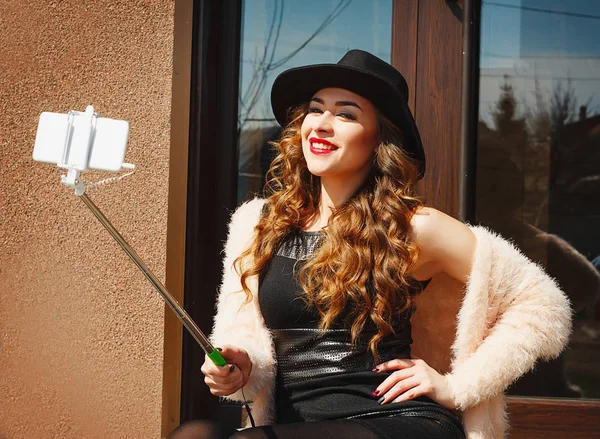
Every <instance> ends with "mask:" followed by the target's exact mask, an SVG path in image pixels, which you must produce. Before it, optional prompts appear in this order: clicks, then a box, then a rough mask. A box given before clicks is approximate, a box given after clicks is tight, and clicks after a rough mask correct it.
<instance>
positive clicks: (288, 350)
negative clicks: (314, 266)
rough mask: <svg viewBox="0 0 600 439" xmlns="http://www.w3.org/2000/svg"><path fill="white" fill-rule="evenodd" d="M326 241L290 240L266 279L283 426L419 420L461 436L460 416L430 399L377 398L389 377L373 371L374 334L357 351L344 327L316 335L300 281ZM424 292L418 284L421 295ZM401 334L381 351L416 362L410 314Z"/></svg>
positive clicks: (263, 298)
mask: <svg viewBox="0 0 600 439" xmlns="http://www.w3.org/2000/svg"><path fill="white" fill-rule="evenodd" d="M319 240H320V233H319V232H298V233H296V234H293V235H291V236H290V237H289V238H288V239H286V240H285V242H283V243H282V245H280V247H279V248H278V250H277V253H276V255H275V256H274V257H273V258H272V260H271V262H270V264H269V267H268V268H267V269H266V270H264V271H263V273H262V274H261V278H260V287H259V303H260V309H261V312H262V314H263V316H264V319H265V322H266V325H267V327H268V328H269V329H270V330H271V332H272V334H273V339H274V343H275V352H276V357H277V377H276V421H277V423H278V424H286V423H292V422H313V421H326V420H332V419H361V420H365V419H370V418H377V417H384V416H385V417H389V416H413V417H425V418H429V419H433V420H435V421H436V422H437V423H439V424H440V425H442V426H444V427H445V428H447V429H448V432H449V433H450V432H452V433H453V434H458V435H459V436H460V435H461V434H462V427H461V426H460V421H459V420H458V418H457V417H456V415H455V414H454V413H453V412H452V411H450V410H448V409H446V408H444V407H442V406H440V405H439V404H437V403H435V402H434V401H432V400H431V399H429V398H425V397H421V398H418V399H415V400H412V401H407V402H403V403H391V404H385V405H380V404H379V403H378V401H377V400H378V398H377V397H374V396H373V395H372V392H373V391H374V390H375V389H376V388H377V386H378V385H379V384H380V383H381V382H382V381H383V380H384V379H385V378H386V377H387V376H389V373H385V372H373V371H372V369H373V367H374V366H375V363H374V359H373V356H372V354H371V352H370V351H369V349H368V345H367V341H368V339H369V338H370V335H372V333H371V332H369V330H368V329H367V330H366V331H365V332H364V334H363V337H362V338H361V340H360V341H359V342H358V343H357V344H356V346H355V347H354V348H353V347H352V346H351V343H350V334H349V331H348V330H347V329H345V328H344V327H343V326H342V325H338V326H337V327H334V328H332V329H330V330H327V331H326V332H325V333H324V334H323V333H322V332H321V331H319V330H318V329H317V324H318V320H319V318H318V315H317V313H316V311H315V310H314V309H311V308H309V307H308V306H307V305H306V302H305V301H304V300H303V299H302V296H303V294H304V293H303V292H302V289H301V287H300V284H299V283H298V278H297V275H298V272H299V270H300V269H301V267H302V265H303V263H304V262H303V261H304V260H306V258H307V257H308V256H310V255H311V254H312V252H313V251H314V249H315V248H316V247H317V246H318V245H319ZM424 286H425V285H423V283H421V284H420V285H419V284H418V283H415V293H417V292H418V290H420V289H422V288H424ZM340 321H344V318H343V316H342V318H341V319H340ZM394 328H395V334H392V335H390V336H388V337H386V338H385V339H384V340H383V341H382V342H381V343H380V344H379V345H378V352H379V355H380V356H381V361H387V360H391V359H393V358H410V345H411V343H412V338H411V325H410V314H409V313H407V314H405V315H403V316H400V317H399V318H398V319H397V320H396V321H395V322H394ZM457 432H460V433H457ZM449 437H455V436H452V435H450V436H449ZM457 437H458V436H457Z"/></svg>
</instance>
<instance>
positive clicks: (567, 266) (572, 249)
mask: <svg viewBox="0 0 600 439" xmlns="http://www.w3.org/2000/svg"><path fill="white" fill-rule="evenodd" d="M500 89H501V94H500V97H499V99H498V101H497V102H496V104H495V108H494V109H493V111H492V113H491V114H492V119H493V122H494V125H495V126H494V127H493V128H492V127H488V126H487V125H486V124H485V123H484V122H482V121H480V122H479V130H478V136H479V139H478V141H479V145H478V168H477V169H478V172H477V198H476V203H477V221H479V222H481V223H482V224H484V225H486V226H488V227H490V228H492V229H494V230H495V231H497V232H499V233H500V234H502V235H503V236H506V237H508V238H510V239H512V240H513V241H514V243H515V244H516V245H517V246H518V247H519V248H520V249H521V250H522V251H523V252H524V253H525V254H526V255H527V256H528V257H529V258H531V259H532V260H534V261H535V262H538V263H540V264H541V265H543V266H544V267H545V269H546V271H547V272H548V273H549V274H550V275H551V276H552V277H554V278H555V279H556V280H557V282H558V283H559V284H560V286H561V288H562V289H563V290H564V291H565V292H566V293H567V295H568V296H569V297H570V299H571V301H572V303H573V308H574V311H575V313H576V316H577V317H578V319H577V325H576V332H575V338H574V341H573V342H572V343H571V351H570V352H569V354H568V355H563V356H561V357H560V358H558V359H556V360H555V361H551V362H545V363H540V364H539V365H538V366H537V368H536V370H535V372H533V373H529V374H527V375H525V376H524V377H523V378H522V379H520V380H519V381H518V382H517V383H515V385H514V386H512V387H511V389H510V390H509V393H512V394H518V395H531V396H534V395H535V396H563V397H582V396H584V397H585V396H589V397H600V387H599V386H598V382H599V381H600V380H598V378H600V374H598V372H590V368H589V366H588V367H587V368H586V364H585V363H586V360H585V359H582V358H579V357H573V352H580V353H582V354H585V353H588V352H589V350H590V348H591V346H589V345H585V346H584V348H582V349H579V350H578V345H577V343H578V341H576V340H577V337H578V336H580V335H581V334H583V335H582V336H583V337H587V338H586V340H585V342H586V343H589V342H592V343H594V345H595V346H598V345H600V340H599V339H598V331H595V328H600V325H599V324H598V323H597V320H594V317H597V316H594V315H593V314H594V306H596V304H597V301H598V294H599V292H600V274H599V273H598V271H597V269H596V268H595V267H594V265H592V264H591V263H590V262H589V261H588V259H592V258H594V257H596V256H597V255H598V254H599V253H600V251H599V246H598V244H599V241H598V235H597V232H596V231H595V230H593V231H586V230H582V228H581V227H579V230H576V229H578V227H576V226H575V225H576V224H581V223H582V221H586V220H593V218H594V217H596V218H597V217H598V215H599V214H600V206H598V203H597V202H594V200H595V199H597V198H598V195H600V186H598V184H597V183H595V185H594V184H588V183H593V182H597V181H598V170H599V169H600V154H599V151H600V148H599V146H600V143H599V139H600V135H599V133H600V116H591V117H588V115H587V114H586V113H587V111H586V108H587V107H586V106H582V107H581V110H580V112H579V114H576V113H575V109H576V108H577V100H576V98H575V96H576V94H575V90H574V87H573V86H572V84H571V83H570V81H569V82H567V84H566V85H563V84H562V83H560V82H559V83H557V84H556V85H555V87H554V89H553V91H552V94H551V97H550V98H547V97H546V96H547V93H546V92H545V91H544V90H542V89H541V88H540V86H539V83H538V82H537V81H536V85H535V89H534V92H533V93H534V98H535V99H534V105H533V106H530V107H529V106H527V104H525V105H523V107H525V108H524V111H521V112H520V111H519V101H518V99H517V96H516V94H517V90H516V89H515V87H514V86H513V85H512V84H511V81H510V78H509V77H508V76H505V78H504V82H503V84H501V86H500ZM574 229H575V230H574ZM594 233H596V234H594ZM565 237H568V238H569V241H570V242H567V239H563V238H565ZM582 253H587V256H588V257H587V258H586V256H584V254H582ZM590 317H591V318H590ZM590 322H591V323H590ZM590 324H591V325H592V326H590ZM586 325H587V326H586ZM594 325H595V326H594ZM586 329H587V332H586ZM589 329H592V331H590V330H589ZM595 370H597V368H596V367H594V371H595Z"/></svg>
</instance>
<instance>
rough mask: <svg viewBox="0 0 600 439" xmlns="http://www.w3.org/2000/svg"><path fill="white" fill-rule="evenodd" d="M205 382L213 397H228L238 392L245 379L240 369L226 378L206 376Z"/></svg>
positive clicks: (236, 369)
mask: <svg viewBox="0 0 600 439" xmlns="http://www.w3.org/2000/svg"><path fill="white" fill-rule="evenodd" d="M204 382H205V383H206V385H207V386H208V387H209V388H210V392H211V393H212V394H213V395H218V396H227V395H231V394H232V393H234V392H236V391H237V390H238V389H239V388H241V387H242V385H243V384H244V377H243V375H242V373H241V372H240V370H239V369H238V368H235V369H234V370H233V371H232V372H230V374H229V375H228V376H226V377H221V376H218V375H208V374H207V375H205V377H204Z"/></svg>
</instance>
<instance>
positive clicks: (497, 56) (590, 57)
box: [481, 52, 600, 60]
mask: <svg viewBox="0 0 600 439" xmlns="http://www.w3.org/2000/svg"><path fill="white" fill-rule="evenodd" d="M481 55H482V56H489V57H490V58H506V59H514V60H520V59H529V58H533V59H563V58H565V59H582V60H586V59H594V60H595V59H600V55H597V56H589V55H525V56H523V55H518V56H515V55H509V54H502V53H492V52H481Z"/></svg>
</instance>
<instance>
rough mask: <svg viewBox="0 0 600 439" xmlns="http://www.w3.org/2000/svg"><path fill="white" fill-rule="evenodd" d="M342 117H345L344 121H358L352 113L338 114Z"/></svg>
mask: <svg viewBox="0 0 600 439" xmlns="http://www.w3.org/2000/svg"><path fill="white" fill-rule="evenodd" d="M337 115H338V116H340V117H343V118H344V119H349V120H356V116H354V114H352V113H344V112H342V113H338V114H337Z"/></svg>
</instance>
